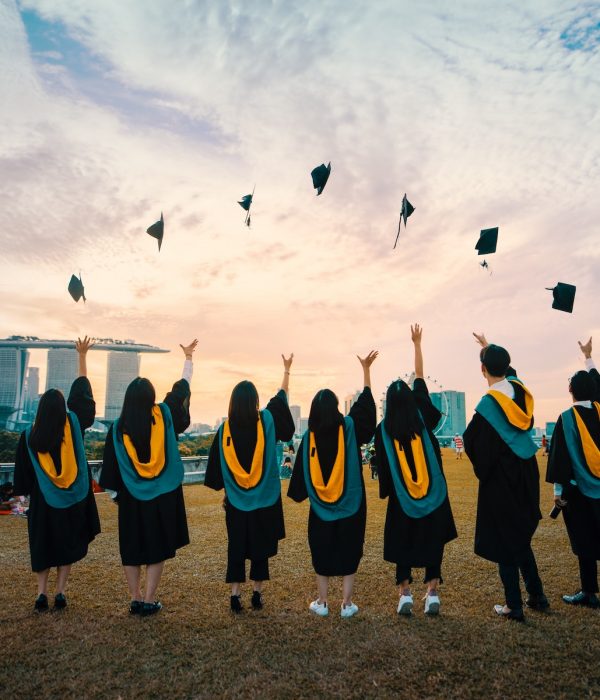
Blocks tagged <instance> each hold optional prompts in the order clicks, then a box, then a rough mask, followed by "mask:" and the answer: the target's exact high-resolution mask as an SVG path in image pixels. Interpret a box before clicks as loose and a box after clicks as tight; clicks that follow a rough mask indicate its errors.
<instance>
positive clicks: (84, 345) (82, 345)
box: [75, 335, 94, 355]
mask: <svg viewBox="0 0 600 700" xmlns="http://www.w3.org/2000/svg"><path fill="white" fill-rule="evenodd" d="M93 347H94V339H93V338H88V337H87V335H86V336H85V337H84V338H83V340H81V338H77V341H76V342H75V350H77V352H78V353H79V354H80V355H85V354H86V352H87V351H88V350H89V349H90V348H93Z"/></svg>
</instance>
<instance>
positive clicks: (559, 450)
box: [546, 416, 573, 487]
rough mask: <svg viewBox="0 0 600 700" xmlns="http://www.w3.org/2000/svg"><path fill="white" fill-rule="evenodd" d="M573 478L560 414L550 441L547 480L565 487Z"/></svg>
mask: <svg viewBox="0 0 600 700" xmlns="http://www.w3.org/2000/svg"><path fill="white" fill-rule="evenodd" d="M571 479H573V465H572V463H571V457H570V455H569V450H568V448H567V441H566V439H565V431H564V428H563V424H562V416H559V417H558V420H557V421H556V425H555V426H554V431H553V433H552V440H551V442H550V451H549V454H548V467H547V469H546V481H547V482H549V483H550V484H561V485H562V486H563V487H564V486H566V485H567V484H568V483H569V482H570V481H571Z"/></svg>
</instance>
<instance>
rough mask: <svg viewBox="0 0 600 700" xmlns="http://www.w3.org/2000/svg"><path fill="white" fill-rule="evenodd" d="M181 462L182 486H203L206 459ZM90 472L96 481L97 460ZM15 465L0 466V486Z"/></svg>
mask: <svg viewBox="0 0 600 700" xmlns="http://www.w3.org/2000/svg"><path fill="white" fill-rule="evenodd" d="M181 461H182V462H183V469H184V474H183V483H184V484H203V483H204V475H205V474H206V465H207V463H208V457H182V458H181ZM88 464H89V465H90V469H91V470H92V477H93V478H94V479H95V480H96V481H98V479H99V478H100V472H101V471H102V462H101V461H100V460H97V459H93V460H90V461H89V462H88ZM14 473H15V465H14V464H0V484H5V483H6V482H7V481H11V482H14Z"/></svg>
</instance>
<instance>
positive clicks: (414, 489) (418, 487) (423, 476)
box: [394, 435, 429, 498]
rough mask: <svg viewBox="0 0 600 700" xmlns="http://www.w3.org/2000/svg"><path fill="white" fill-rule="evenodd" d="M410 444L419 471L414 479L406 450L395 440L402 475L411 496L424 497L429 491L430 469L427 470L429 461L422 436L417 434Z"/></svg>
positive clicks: (416, 470) (416, 469)
mask: <svg viewBox="0 0 600 700" xmlns="http://www.w3.org/2000/svg"><path fill="white" fill-rule="evenodd" d="M410 446H411V448H412V453H413V459H414V461H415V472H416V473H417V478H416V479H413V477H412V473H411V471H410V467H409V466H408V460H407V459H406V455H405V454H404V450H403V449H402V447H401V446H400V443H399V442H398V440H394V447H395V448H396V454H397V455H398V462H399V464H400V469H401V471H402V476H403V477H404V483H405V484H406V489H407V491H408V493H409V494H410V496H411V498H423V497H424V496H426V495H427V491H428V490H429V471H428V470H427V461H426V459H425V452H424V450H423V441H422V440H421V436H420V435H417V436H416V437H415V438H413V439H412V440H411V441H410Z"/></svg>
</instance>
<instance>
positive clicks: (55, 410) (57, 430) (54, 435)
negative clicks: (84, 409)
mask: <svg viewBox="0 0 600 700" xmlns="http://www.w3.org/2000/svg"><path fill="white" fill-rule="evenodd" d="M66 420H67V406H66V404H65V397H64V396H63V393H62V392H61V391H59V390H58V389H48V391H47V392H46V393H45V394H44V395H43V396H42V398H41V399H40V403H39V405H38V410H37V413H36V416H35V421H34V423H33V427H32V428H31V433H30V434H29V447H31V449H32V450H33V451H34V452H53V451H54V450H57V449H59V448H60V446H61V443H62V441H63V437H64V434H65V421H66Z"/></svg>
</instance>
